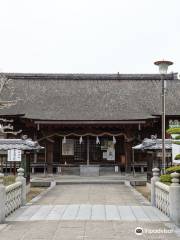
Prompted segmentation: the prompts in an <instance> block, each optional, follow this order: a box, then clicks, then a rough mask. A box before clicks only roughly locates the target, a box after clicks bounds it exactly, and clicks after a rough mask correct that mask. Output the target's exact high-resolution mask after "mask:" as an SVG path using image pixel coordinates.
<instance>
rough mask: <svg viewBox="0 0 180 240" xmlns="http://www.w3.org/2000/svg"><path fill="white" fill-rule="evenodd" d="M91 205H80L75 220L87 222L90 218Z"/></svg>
mask: <svg viewBox="0 0 180 240" xmlns="http://www.w3.org/2000/svg"><path fill="white" fill-rule="evenodd" d="M91 213H92V205H90V204H81V205H80V207H79V211H78V215H77V216H76V220H89V219H90V218H91Z"/></svg>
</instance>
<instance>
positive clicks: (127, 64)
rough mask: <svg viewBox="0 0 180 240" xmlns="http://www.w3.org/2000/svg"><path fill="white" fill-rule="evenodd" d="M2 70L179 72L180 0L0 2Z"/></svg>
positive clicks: (10, 0)
mask: <svg viewBox="0 0 180 240" xmlns="http://www.w3.org/2000/svg"><path fill="white" fill-rule="evenodd" d="M0 34H1V35H0V68H1V70H2V71H5V72H7V71H8V72H49V73H117V72H120V73H156V72H158V69H157V67H156V66H154V65H153V62H154V61H155V60H161V59H168V60H171V61H174V65H173V66H171V67H170V68H169V71H170V72H171V71H174V72H180V0H0Z"/></svg>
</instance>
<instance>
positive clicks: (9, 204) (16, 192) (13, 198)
mask: <svg viewBox="0 0 180 240" xmlns="http://www.w3.org/2000/svg"><path fill="white" fill-rule="evenodd" d="M5 191H6V203H5V204H6V206H5V216H6V217H7V216H8V215H10V214H11V213H12V212H14V211H15V210H16V209H17V208H19V207H20V206H21V195H22V183H21V182H16V183H14V184H11V185H9V186H7V187H6V189H5Z"/></svg>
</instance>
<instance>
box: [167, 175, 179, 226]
mask: <svg viewBox="0 0 180 240" xmlns="http://www.w3.org/2000/svg"><path fill="white" fill-rule="evenodd" d="M171 177H172V184H171V186H170V188H169V212H170V218H171V219H172V221H173V222H174V223H175V224H176V225H177V226H180V184H179V178H180V174H179V173H176V172H174V173H171Z"/></svg>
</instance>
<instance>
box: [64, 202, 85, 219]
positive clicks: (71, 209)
mask: <svg viewBox="0 0 180 240" xmlns="http://www.w3.org/2000/svg"><path fill="white" fill-rule="evenodd" d="M79 207H80V206H79V205H75V204H73V205H69V206H67V208H66V210H65V212H64V214H63V215H62V217H61V219H62V220H71V219H75V218H76V216H77V214H78V211H79Z"/></svg>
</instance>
